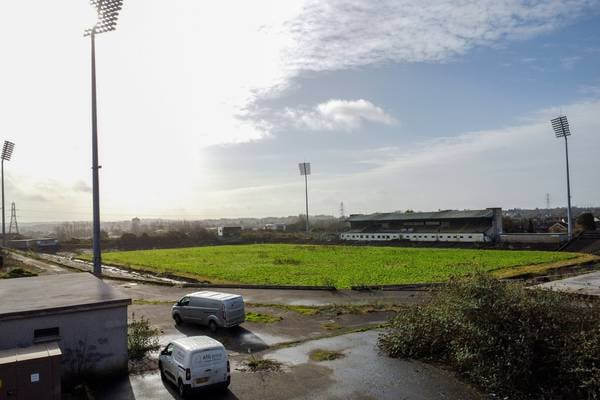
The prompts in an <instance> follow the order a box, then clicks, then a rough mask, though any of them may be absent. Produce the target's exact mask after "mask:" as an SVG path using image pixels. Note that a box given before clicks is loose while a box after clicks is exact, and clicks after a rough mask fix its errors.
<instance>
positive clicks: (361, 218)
mask: <svg viewBox="0 0 600 400" xmlns="http://www.w3.org/2000/svg"><path fill="white" fill-rule="evenodd" d="M347 221H348V222H349V223H350V230H349V231H347V232H343V233H342V234H341V235H340V238H341V239H342V240H349V241H389V240H405V241H413V242H491V241H496V240H498V239H499V236H500V234H502V209H501V208H487V209H485V210H462V211H456V210H446V211H436V212H405V213H401V212H392V213H375V214H368V215H363V214H354V215H351V216H350V217H348V219H347Z"/></svg>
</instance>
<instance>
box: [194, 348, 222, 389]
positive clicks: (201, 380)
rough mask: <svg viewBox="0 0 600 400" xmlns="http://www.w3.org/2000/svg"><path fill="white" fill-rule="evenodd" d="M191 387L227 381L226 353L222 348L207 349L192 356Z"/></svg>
mask: <svg viewBox="0 0 600 400" xmlns="http://www.w3.org/2000/svg"><path fill="white" fill-rule="evenodd" d="M192 379H193V383H192V384H193V386H205V385H212V384H215V383H221V382H224V381H225V380H226V379H227V353H226V352H225V350H224V349H222V348H216V349H207V350H201V351H198V352H195V353H194V354H193V355H192Z"/></svg>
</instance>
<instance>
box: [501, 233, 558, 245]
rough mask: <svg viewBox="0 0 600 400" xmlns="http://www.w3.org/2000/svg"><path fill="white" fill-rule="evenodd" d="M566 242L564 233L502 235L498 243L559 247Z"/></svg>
mask: <svg viewBox="0 0 600 400" xmlns="http://www.w3.org/2000/svg"><path fill="white" fill-rule="evenodd" d="M566 240H567V235H566V234H564V233H503V234H501V235H500V241H501V242H504V243H550V244H556V245H559V244H561V243H563V242H564V241H566Z"/></svg>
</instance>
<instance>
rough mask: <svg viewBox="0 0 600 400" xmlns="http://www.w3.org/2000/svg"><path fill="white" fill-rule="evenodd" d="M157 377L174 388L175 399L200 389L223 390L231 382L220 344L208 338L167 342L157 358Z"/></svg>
mask: <svg viewBox="0 0 600 400" xmlns="http://www.w3.org/2000/svg"><path fill="white" fill-rule="evenodd" d="M158 369H159V370H160V376H161V378H163V379H165V380H169V381H171V382H173V383H174V384H175V385H177V389H178V391H179V396H181V397H182V398H183V397H185V396H186V395H187V394H188V393H189V392H191V391H193V390H197V389H200V388H207V387H218V388H221V389H226V388H227V387H228V386H229V383H230V382H231V375H230V367H229V360H228V358H227V351H226V350H225V347H223V345H222V344H221V343H220V342H218V341H216V340H215V339H212V338H210V337H208V336H190V337H187V338H184V339H177V340H174V341H172V342H171V343H169V344H168V345H167V346H166V347H165V348H164V349H163V350H162V351H161V352H160V356H159V358H158Z"/></svg>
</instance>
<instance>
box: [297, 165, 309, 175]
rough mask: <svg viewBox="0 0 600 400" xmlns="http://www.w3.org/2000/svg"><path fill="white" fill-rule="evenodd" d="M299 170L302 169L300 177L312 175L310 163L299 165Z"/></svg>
mask: <svg viewBox="0 0 600 400" xmlns="http://www.w3.org/2000/svg"><path fill="white" fill-rule="evenodd" d="M298 169H300V175H310V163H307V162H303V163H300V164H298Z"/></svg>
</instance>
